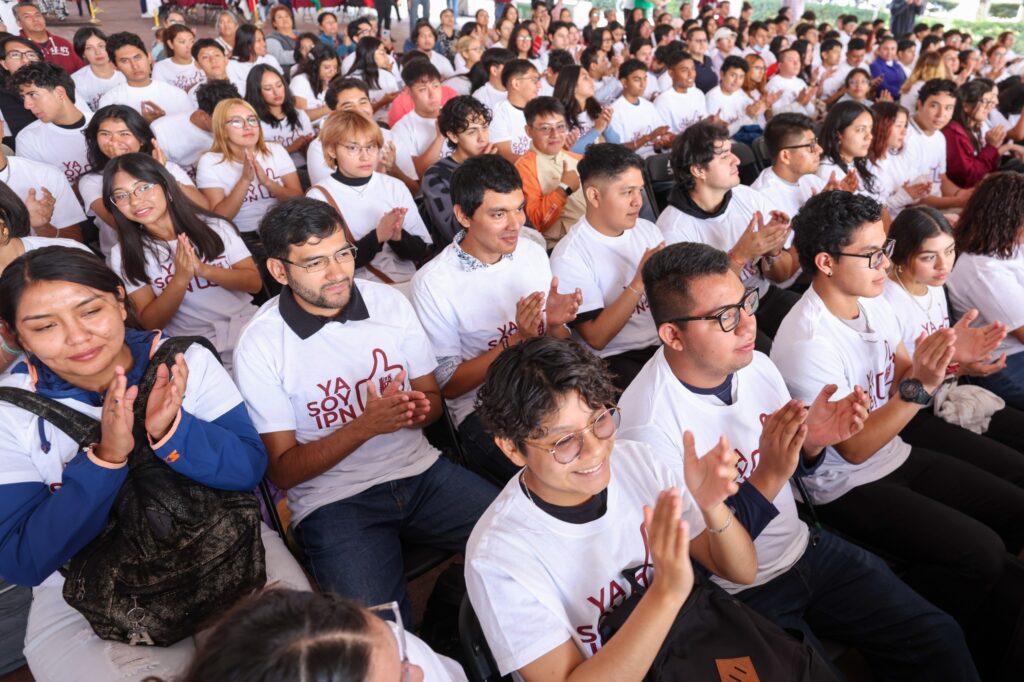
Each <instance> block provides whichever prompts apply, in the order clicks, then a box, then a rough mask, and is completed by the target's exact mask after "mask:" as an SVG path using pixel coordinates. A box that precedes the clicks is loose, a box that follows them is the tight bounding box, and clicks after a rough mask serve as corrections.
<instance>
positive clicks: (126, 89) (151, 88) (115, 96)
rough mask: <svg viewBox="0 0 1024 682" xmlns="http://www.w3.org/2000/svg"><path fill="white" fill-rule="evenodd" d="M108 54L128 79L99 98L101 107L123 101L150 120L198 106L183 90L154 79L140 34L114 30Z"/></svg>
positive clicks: (151, 62)
mask: <svg viewBox="0 0 1024 682" xmlns="http://www.w3.org/2000/svg"><path fill="white" fill-rule="evenodd" d="M107 55H109V56H110V61H112V62H114V66H115V67H116V68H117V70H118V71H120V72H121V73H123V74H124V77H125V80H126V81H127V82H126V83H122V84H121V85H118V86H117V87H115V88H111V89H110V90H108V91H107V93H106V94H105V95H103V97H101V98H100V106H101V107H105V106H107V105H108V104H124V105H126V106H129V107H131V108H132V109H135V110H136V111H138V112H139V113H140V114H142V118H144V119H146V122H147V123H152V122H153V121H155V120H156V119H158V118H160V117H161V116H164V115H167V114H184V113H188V112H191V111H192V110H193V109H194V108H195V107H193V106H192V102H190V101H189V99H188V95H187V94H185V91H184V90H182V89H181V88H176V87H174V86H173V85H170V84H169V83H164V82H162V81H155V80H153V79H152V78H151V75H152V71H153V60H152V59H151V58H150V56H149V52H147V51H146V46H145V45H144V44H143V43H142V39H141V38H139V36H137V35H135V34H134V33H129V32H127V31H122V32H121V33H115V34H114V35H112V36H110V37H109V38H107Z"/></svg>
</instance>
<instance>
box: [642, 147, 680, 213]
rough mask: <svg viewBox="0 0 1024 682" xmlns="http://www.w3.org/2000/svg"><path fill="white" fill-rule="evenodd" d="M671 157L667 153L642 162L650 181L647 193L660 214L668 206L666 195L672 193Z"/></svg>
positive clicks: (649, 157)
mask: <svg viewBox="0 0 1024 682" xmlns="http://www.w3.org/2000/svg"><path fill="white" fill-rule="evenodd" d="M671 159H672V155H671V154H670V153H668V152H664V153H662V154H655V155H654V156H648V157H647V160H646V161H645V162H644V170H645V173H646V175H647V178H648V180H649V181H650V182H649V184H650V187H649V193H650V194H651V195H652V197H653V199H654V203H655V205H656V206H657V209H658V210H657V212H658V213H659V214H660V213H661V212H662V211H664V210H665V207H666V206H668V193H669V192H670V191H672V185H673V184H675V179H674V178H673V176H672V163H671Z"/></svg>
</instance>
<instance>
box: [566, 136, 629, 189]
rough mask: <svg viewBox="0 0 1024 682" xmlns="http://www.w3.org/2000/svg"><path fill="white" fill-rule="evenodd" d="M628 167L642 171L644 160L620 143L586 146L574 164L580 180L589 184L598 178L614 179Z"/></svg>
mask: <svg viewBox="0 0 1024 682" xmlns="http://www.w3.org/2000/svg"><path fill="white" fill-rule="evenodd" d="M630 168H636V169H638V170H639V171H641V172H643V169H644V160H643V159H642V158H640V156H639V155H638V154H637V153H636V152H634V151H630V150H629V149H626V148H625V147H623V146H622V145H621V144H611V143H608V142H602V143H600V144H592V145H590V146H589V147H587V151H586V152H584V154H583V158H582V159H580V161H579V163H578V164H577V165H576V172H577V173H579V176H580V182H581V183H582V184H584V185H589V184H592V183H593V182H595V181H599V180H614V179H615V178H617V177H619V176H620V175H622V174H623V173H624V172H626V171H627V170H629V169H630Z"/></svg>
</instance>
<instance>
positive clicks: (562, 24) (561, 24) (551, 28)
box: [548, 21, 574, 36]
mask: <svg viewBox="0 0 1024 682" xmlns="http://www.w3.org/2000/svg"><path fill="white" fill-rule="evenodd" d="M573 25H574V24H570V23H569V22H567V21H552V22H551V23H550V24H548V35H549V36H553V35H555V31H557V30H558V29H560V28H564V29H565V30H566V31H568V30H569V29H570V28H572V27H573Z"/></svg>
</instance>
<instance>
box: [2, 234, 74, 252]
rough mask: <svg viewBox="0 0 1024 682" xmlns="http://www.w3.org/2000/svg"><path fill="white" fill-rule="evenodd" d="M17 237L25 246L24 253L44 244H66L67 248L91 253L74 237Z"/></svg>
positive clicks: (39, 247)
mask: <svg viewBox="0 0 1024 682" xmlns="http://www.w3.org/2000/svg"><path fill="white" fill-rule="evenodd" d="M19 239H21V245H22V246H23V247H24V248H25V253H28V252H29V251H35V250H36V249H41V248H43V247H46V246H66V247H68V248H69V249H80V250H82V251H89V253H92V251H90V250H89V247H88V246H86V245H85V244H83V243H82V242H76V241H75V240H74V239H63V238H61V237H19Z"/></svg>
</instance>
